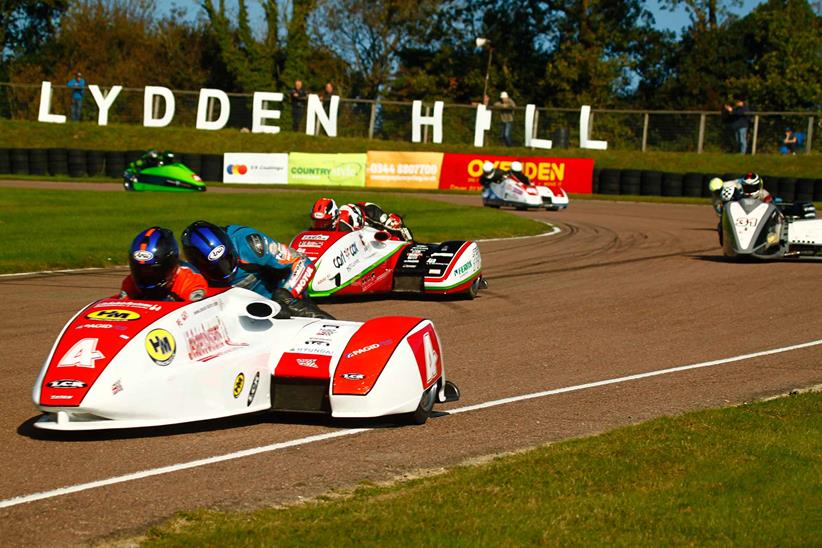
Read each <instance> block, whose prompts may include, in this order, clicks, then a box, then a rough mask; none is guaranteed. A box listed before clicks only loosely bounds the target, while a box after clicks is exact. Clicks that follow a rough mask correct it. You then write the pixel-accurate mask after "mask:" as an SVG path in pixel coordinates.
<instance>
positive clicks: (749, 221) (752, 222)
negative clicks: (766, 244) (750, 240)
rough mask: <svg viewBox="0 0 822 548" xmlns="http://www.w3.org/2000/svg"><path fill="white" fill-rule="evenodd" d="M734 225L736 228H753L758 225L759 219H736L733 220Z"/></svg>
mask: <svg viewBox="0 0 822 548" xmlns="http://www.w3.org/2000/svg"><path fill="white" fill-rule="evenodd" d="M734 223H735V224H736V226H750V227H754V226H756V225H757V223H759V219H757V218H756V217H737V218H736V220H734Z"/></svg>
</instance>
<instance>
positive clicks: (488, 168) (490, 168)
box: [482, 160, 494, 175]
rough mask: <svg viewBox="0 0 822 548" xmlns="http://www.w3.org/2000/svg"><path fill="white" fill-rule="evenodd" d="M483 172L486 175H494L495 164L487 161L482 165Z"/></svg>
mask: <svg viewBox="0 0 822 548" xmlns="http://www.w3.org/2000/svg"><path fill="white" fill-rule="evenodd" d="M482 172H483V173H485V174H486V175H490V174H491V173H493V172H494V162H492V161H491V160H485V162H484V163H483V164H482Z"/></svg>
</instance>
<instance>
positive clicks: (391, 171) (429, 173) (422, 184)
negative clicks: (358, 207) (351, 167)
mask: <svg viewBox="0 0 822 548" xmlns="http://www.w3.org/2000/svg"><path fill="white" fill-rule="evenodd" d="M442 157H443V153H442V152H391V151H383V150H370V151H368V162H367V168H368V169H367V171H366V175H365V186H368V187H387V188H427V189H436V188H439V184H440V171H441V169H442Z"/></svg>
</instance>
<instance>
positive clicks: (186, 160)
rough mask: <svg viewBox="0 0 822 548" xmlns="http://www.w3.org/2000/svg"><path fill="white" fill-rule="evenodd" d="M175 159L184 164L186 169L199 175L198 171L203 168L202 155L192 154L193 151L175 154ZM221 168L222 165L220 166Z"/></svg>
mask: <svg viewBox="0 0 822 548" xmlns="http://www.w3.org/2000/svg"><path fill="white" fill-rule="evenodd" d="M177 159H178V160H179V161H180V162H181V163H182V164H183V165H185V166H186V167H187V168H188V169H190V170H191V171H193V172H194V173H196V174H197V175H200V172H201V171H202V170H203V155H202V154H193V153H186V152H184V153H182V154H178V155H177ZM220 169H222V167H221V168H220Z"/></svg>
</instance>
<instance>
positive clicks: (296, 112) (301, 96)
mask: <svg viewBox="0 0 822 548" xmlns="http://www.w3.org/2000/svg"><path fill="white" fill-rule="evenodd" d="M289 95H290V96H291V130H292V131H295V132H297V131H300V122H301V120H302V119H303V118H305V89H304V88H303V81H302V80H294V87H293V88H291V92H290V93H289Z"/></svg>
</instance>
